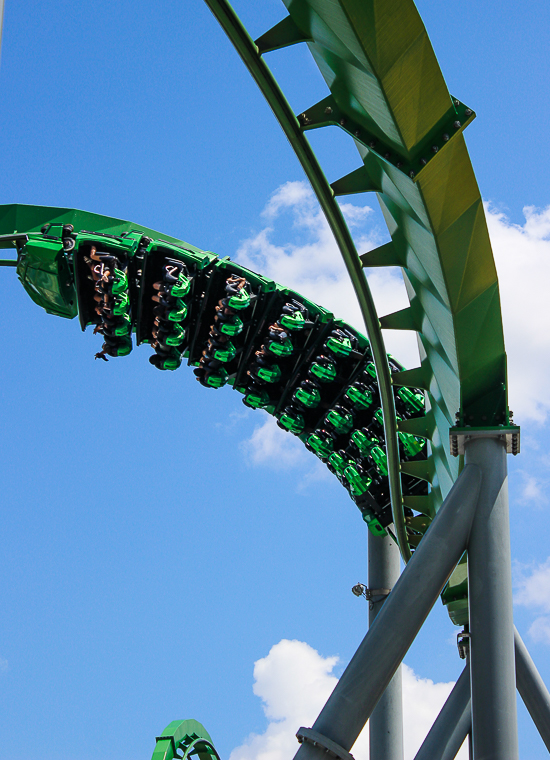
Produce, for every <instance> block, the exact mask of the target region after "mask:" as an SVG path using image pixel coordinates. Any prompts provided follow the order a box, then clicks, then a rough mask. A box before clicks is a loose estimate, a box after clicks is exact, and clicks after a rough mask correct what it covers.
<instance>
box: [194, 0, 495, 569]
mask: <svg viewBox="0 0 550 760" xmlns="http://www.w3.org/2000/svg"><path fill="white" fill-rule="evenodd" d="M283 1H284V3H285V5H286V6H287V9H288V12H289V16H288V17H287V19H285V20H284V21H282V22H281V23H280V24H278V25H277V26H276V27H274V28H273V29H272V30H270V31H269V32H267V33H266V34H265V35H263V36H262V37H260V38H259V39H258V40H257V41H256V44H255V45H250V43H249V42H248V39H247V36H246V33H245V32H244V30H243V28H242V25H240V22H239V21H238V20H237V18H236V16H235V14H234V12H233V11H232V9H231V7H230V5H229V4H228V3H227V2H225V0H206V2H207V4H208V6H209V7H210V8H211V9H212V10H213V12H214V13H215V15H216V17H217V18H218V20H219V21H220V23H221V24H222V26H223V27H224V29H225V31H226V32H227V34H228V35H229V37H230V39H231V41H232V42H233V44H234V45H235V47H236V48H237V50H238V52H239V53H240V55H241V57H242V58H243V60H244V62H245V63H246V65H247V66H248V68H249V70H250V71H251V73H252V75H253V76H254V78H255V80H256V82H257V83H258V84H259V86H260V88H261V90H262V92H263V93H264V95H265V96H266V98H267V100H268V102H269V104H270V105H271V107H272V109H273V111H274V113H275V115H276V117H277V119H278V120H279V122H280V124H281V126H282V127H283V130H284V131H285V134H286V135H287V137H288V138H289V140H290V142H291V145H292V147H293V148H294V149H295V151H296V153H297V155H298V158H299V159H300V161H301V163H302V166H303V167H304V169H305V170H306V174H307V175H308V177H309V179H310V181H311V182H312V185H313V188H314V190H315V192H316V194H317V197H318V198H319V200H320V202H321V206H322V207H323V210H324V211H325V214H326V215H327V218H328V219H329V221H330V215H331V213H332V209H333V207H334V206H335V205H336V204H335V203H334V201H333V200H332V199H330V198H329V199H327V198H326V188H325V187H324V183H323V179H324V178H323V177H322V172H321V170H320V168H319V169H317V166H316V164H314V163H313V161H312V160H311V158H310V153H311V148H310V147H309V144H308V143H305V144H304V141H303V140H300V139H299V137H298V136H297V135H296V134H295V122H294V121H293V118H292V116H291V115H290V114H289V113H288V108H287V105H286V102H285V101H283V96H282V94H281V93H280V91H278V89H277V85H276V83H275V81H274V79H273V77H272V75H271V73H270V72H269V69H268V68H267V66H266V64H265V62H264V61H263V60H261V59H260V56H261V54H262V53H265V52H267V51H269V50H276V49H277V48H280V47H284V46H286V45H291V44H296V43H299V42H306V44H307V45H308V47H309V49H310V51H311V53H312V55H313V57H314V60H315V61H316V63H317V65H318V66H319V69H320V71H321V74H322V75H323V77H324V79H325V81H326V83H327V85H328V88H329V90H330V95H329V96H328V97H327V98H325V99H323V100H322V101H321V102H320V103H318V104H316V105H314V106H312V107H311V108H310V109H307V110H306V111H304V112H303V113H302V114H300V115H299V116H298V123H299V124H300V128H301V131H302V137H304V135H303V133H304V132H305V131H307V130H309V129H315V128H319V127H324V126H329V125H334V124H336V125H338V126H339V127H341V128H342V129H344V130H345V131H346V132H347V133H348V134H350V135H351V136H352V138H353V139H354V141H355V144H356V147H357V149H358V151H359V154H360V156H361V159H362V161H363V164H362V166H360V167H359V169H357V170H356V171H354V172H352V173H351V174H349V175H347V176H346V177H343V178H342V179H340V180H338V181H336V182H334V183H333V184H332V190H333V192H334V193H335V194H338V195H340V194H351V193H358V192H376V193H377V196H378V199H379V201H380V204H381V207H382V211H383V213H384V216H385V219H386V222H387V224H388V229H389V232H390V235H391V238H392V242H391V244H387V245H385V246H382V247H381V248H380V249H377V251H374V252H370V253H367V254H364V255H363V256H362V257H361V258H360V262H361V264H362V265H364V266H384V265H388V266H396V265H399V266H401V267H402V271H403V276H404V279H405V284H406V287H407V292H408V295H409V299H410V302H411V306H410V308H409V309H407V310H406V311H405V312H400V313H399V314H397V315H388V316H387V317H385V318H382V319H381V320H380V321H381V323H382V327H387V328H388V329H390V328H391V329H409V330H410V329H413V330H415V331H416V332H417V334H418V337H419V345H420V352H421V367H420V368H418V369H417V370H411V371H409V372H403V373H401V374H400V375H397V376H394V377H393V378H392V380H393V383H394V384H396V385H397V384H401V385H402V386H404V387H408V386H413V385H414V386H415V387H421V388H423V389H424V390H425V391H426V395H427V399H428V410H429V411H428V415H427V418H426V420H422V421H421V422H420V423H419V421H417V420H414V421H404V422H403V423H402V424H401V425H398V427H399V429H400V430H402V431H404V432H405V431H406V432H412V428H411V423H412V425H413V427H414V432H415V433H416V434H417V435H422V436H424V437H426V438H428V439H429V440H430V452H431V459H432V462H433V466H432V468H431V472H430V473H429V477H430V483H431V492H430V496H429V498H428V499H426V500H425V503H424V504H423V505H422V506H423V509H424V510H425V511H426V512H427V513H430V512H433V511H435V510H437V509H438V507H439V505H440V504H441V503H442V500H443V499H444V497H445V496H446V495H447V493H448V492H449V490H450V488H451V486H452V484H453V482H454V480H455V479H456V477H457V475H458V471H459V467H460V460H459V459H455V458H453V457H452V456H451V454H450V451H449V440H448V437H449V436H448V432H449V428H450V426H452V425H453V424H454V421H455V416H456V417H457V418H458V420H459V422H460V423H461V424H465V425H470V426H472V427H475V426H481V425H483V426H486V425H507V424H508V422H509V413H508V408H507V394H506V355H505V351H504V339H503V333H502V319H501V313H500V301H499V292H498V283H497V277H496V270H495V265H494V261H493V257H492V252H491V246H490V242H489V236H488V231H487V226H486V222H485V217H484V212H483V206H482V201H481V196H480V193H479V189H478V187H477V183H476V180H475V176H474V173H473V170H472V167H471V163H470V160H469V157H468V153H467V150H466V146H465V143H464V138H463V135H462V130H463V129H464V127H465V126H467V125H468V124H469V123H470V122H471V121H472V119H473V118H474V117H475V114H474V113H473V111H472V110H471V109H469V108H468V107H466V106H465V105H464V104H463V103H461V102H460V101H458V100H457V99H455V98H452V97H451V95H450V94H449V92H448V90H447V87H446V84H445V81H444V79H443V76H442V74H441V71H440V68H439V65H438V63H437V60H436V57H435V55H434V52H433V49H432V47H431V43H430V41H429V39H428V36H427V33H426V30H425V28H424V25H423V23H422V20H421V19H420V16H419V14H418V11H417V9H416V7H415V5H414V3H413V2H412V0H283ZM274 93H275V94H276V95H275V94H274ZM281 103H284V105H281ZM305 145H307V147H305ZM314 165H315V166H316V170H315V173H314V172H312V171H311V168H310V167H311V166H314ZM331 226H332V228H333V230H334V225H331ZM337 239H338V238H337ZM340 250H341V252H342V255H343V256H344V260H346V263H347V265H348V270H352V271H354V272H355V270H356V267H357V266H358V264H359V262H358V261H357V259H356V253H355V251H354V250H353V249H351V248H346V247H345V246H342V245H340ZM354 286H355V287H356V292H358V293H359V292H360V291H361V290H362V289H363V285H362V283H360V281H359V278H358V277H357V278H356V279H355V280H354ZM363 316H364V317H365V321H366V324H367V332H368V334H369V336H371V339H372V335H371V325H370V322H369V320H368V319H367V316H366V310H365V309H364V308H363ZM376 364H377V370H378V372H379V373H380V367H379V366H378V361H377V362H376ZM387 414H390V415H391V416H392V417H393V412H392V411H391V410H387V409H386V408H384V421H385V425H386V429H387V432H388V440H390V439H391V438H392V434H391V431H390V425H388V421H387V420H386V415H387ZM388 460H389V464H390V473H392V472H393V467H394V462H393V460H392V457H391V456H390V451H389V449H388ZM390 476H391V475H390ZM405 503H406V504H407V503H409V504H411V502H410V500H407V498H405ZM392 506H393V508H394V514H395V515H396V516H398V514H399V509H398V507H397V505H396V504H394V503H393V502H392ZM416 506H417V508H419V507H420V502H419V501H418V500H417V501H416ZM398 537H399V543H400V546H401V550H402V553H403V555H404V556H405V557H407V556H409V552H408V547H404V546H403V541H404V539H403V535H402V532H399V533H398Z"/></svg>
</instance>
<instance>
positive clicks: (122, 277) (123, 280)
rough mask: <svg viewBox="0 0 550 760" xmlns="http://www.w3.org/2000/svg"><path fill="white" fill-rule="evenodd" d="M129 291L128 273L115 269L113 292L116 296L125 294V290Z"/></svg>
mask: <svg viewBox="0 0 550 760" xmlns="http://www.w3.org/2000/svg"><path fill="white" fill-rule="evenodd" d="M127 289H128V276H127V274H126V272H123V271H122V270H121V269H115V271H114V272H113V284H112V287H111V292H112V294H113V295H114V296H118V295H120V293H123V292H124V291H125V290H127Z"/></svg>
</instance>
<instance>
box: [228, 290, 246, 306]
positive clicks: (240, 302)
mask: <svg viewBox="0 0 550 760" xmlns="http://www.w3.org/2000/svg"><path fill="white" fill-rule="evenodd" d="M227 305H228V306H229V307H230V308H231V309H236V310H237V311H240V310H241V309H246V308H248V307H249V306H250V294H249V293H247V291H246V290H245V289H244V288H241V290H239V292H238V293H235V295H232V296H229V298H228V299H227Z"/></svg>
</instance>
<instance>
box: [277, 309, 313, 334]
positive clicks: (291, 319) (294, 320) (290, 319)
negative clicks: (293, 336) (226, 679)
mask: <svg viewBox="0 0 550 760" xmlns="http://www.w3.org/2000/svg"><path fill="white" fill-rule="evenodd" d="M279 322H280V324H281V325H282V326H283V327H286V329H287V330H303V329H304V326H305V323H306V321H305V319H304V315H303V314H302V312H301V311H299V310H298V309H297V310H296V311H295V312H293V313H292V314H283V315H282V316H281V318H280V319H279Z"/></svg>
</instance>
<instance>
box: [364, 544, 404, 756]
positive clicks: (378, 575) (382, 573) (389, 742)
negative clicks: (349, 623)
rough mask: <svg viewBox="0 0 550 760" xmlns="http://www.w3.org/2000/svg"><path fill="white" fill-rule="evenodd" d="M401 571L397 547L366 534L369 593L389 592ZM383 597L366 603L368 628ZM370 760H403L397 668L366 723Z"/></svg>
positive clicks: (401, 716)
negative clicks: (387, 590) (383, 590)
mask: <svg viewBox="0 0 550 760" xmlns="http://www.w3.org/2000/svg"><path fill="white" fill-rule="evenodd" d="M400 571H401V556H400V553H399V547H398V546H397V544H396V543H395V541H392V539H391V538H390V537H389V536H374V535H373V534H372V533H371V532H370V531H369V589H392V588H393V587H394V586H395V584H396V583H397V580H398V578H399V574H400ZM385 601H386V597H384V596H378V597H375V598H374V599H373V600H372V602H370V603H369V627H370V626H371V625H372V624H373V623H374V619H375V618H376V616H377V615H378V613H379V612H380V611H381V609H382V605H383V604H384V602H385ZM369 754H370V757H371V760H403V689H402V679H401V668H400V667H399V668H398V669H397V671H396V673H395V675H394V677H393V678H392V680H391V681H390V682H389V684H388V686H387V687H386V691H385V692H384V693H383V694H382V696H381V697H380V700H379V702H378V704H377V705H376V707H375V708H374V712H373V713H372V715H371V717H370V720H369Z"/></svg>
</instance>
